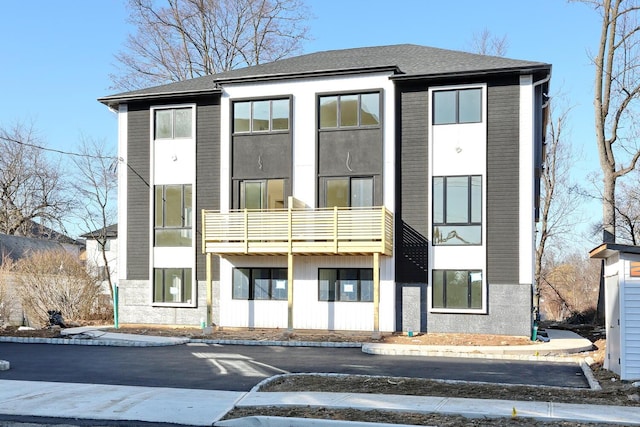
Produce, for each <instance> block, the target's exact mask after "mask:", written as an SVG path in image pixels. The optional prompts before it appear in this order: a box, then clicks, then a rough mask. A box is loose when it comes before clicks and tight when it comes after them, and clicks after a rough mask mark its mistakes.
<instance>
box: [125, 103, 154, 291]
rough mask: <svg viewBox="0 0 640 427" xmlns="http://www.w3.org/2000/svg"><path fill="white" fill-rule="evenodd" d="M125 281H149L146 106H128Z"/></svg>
mask: <svg viewBox="0 0 640 427" xmlns="http://www.w3.org/2000/svg"><path fill="white" fill-rule="evenodd" d="M127 129H128V134H127V142H128V147H127V158H126V159H125V161H126V162H127V183H128V188H127V208H128V215H127V230H126V233H127V279H129V280H148V279H149V164H150V160H149V155H150V152H149V148H150V147H149V135H150V129H149V106H148V105H129V112H128V124H127Z"/></svg>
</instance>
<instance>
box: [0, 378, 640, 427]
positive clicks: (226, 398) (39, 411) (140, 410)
mask: <svg viewBox="0 0 640 427" xmlns="http://www.w3.org/2000/svg"><path fill="white" fill-rule="evenodd" d="M234 406H237V407H251V406H281V407H293V406H310V407H325V408H352V409H361V410H372V409H377V410H385V411H395V412H414V413H439V414H459V415H464V416H467V417H489V418H497V417H511V416H512V414H513V410H514V408H515V410H516V414H517V415H516V416H517V417H520V418H534V419H536V420H544V421H558V420H567V421H575V422H589V423H611V424H624V425H640V408H639V407H626V406H601V405H574V404H564V403H548V402H521V401H511V400H495V399H460V398H443V397H431V396H396V395H386V394H385V395H380V394H358V393H317V392H295V393H263V392H255V391H252V392H249V393H243V392H228V391H216V390H188V389H171V388H155V387H131V386H114V385H99V384H70V383H53V382H35V381H8V380H0V414H4V415H13V416H38V417H46V418H78V419H88V420H116V421H142V422H157V423H174V424H182V425H196V426H211V425H215V426H227V427H231V426H252V425H255V426H261V425H262V426H266V425H268V426H274V427H275V426H291V425H296V426H312V425H320V424H316V421H314V420H298V419H296V421H295V422H294V423H292V420H291V419H288V418H277V417H268V419H267V417H252V418H251V419H237V420H227V421H219V420H220V419H221V418H222V417H224V415H225V414H226V413H227V412H228V411H229V410H231V409H232V408H233V407H234ZM323 425H325V424H323ZM330 425H332V426H334V427H337V426H339V425H341V424H339V423H336V422H331V424H330ZM343 425H348V426H358V425H376V424H373V423H368V424H363V423H357V422H351V423H348V424H343ZM377 425H380V424H377Z"/></svg>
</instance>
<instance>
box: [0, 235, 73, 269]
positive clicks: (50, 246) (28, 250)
mask: <svg viewBox="0 0 640 427" xmlns="http://www.w3.org/2000/svg"><path fill="white" fill-rule="evenodd" d="M72 247H74V248H75V251H78V250H79V249H80V245H79V244H77V245H72V244H65V243H61V242H59V241H56V240H47V239H36V238H33V237H23V236H13V235H9V234H0V264H2V258H3V257H5V256H6V257H9V258H11V259H12V260H14V261H15V260H19V259H21V258H24V257H26V256H29V255H30V254H33V253H35V252H42V251H53V250H69V249H70V248H72Z"/></svg>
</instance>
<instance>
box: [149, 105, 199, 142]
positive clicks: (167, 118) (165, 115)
mask: <svg viewBox="0 0 640 427" xmlns="http://www.w3.org/2000/svg"><path fill="white" fill-rule="evenodd" d="M154 111H155V117H154V119H155V120H154V123H155V139H174V138H191V136H192V127H193V126H192V125H193V108H191V107H188V108H167V109H162V110H154Z"/></svg>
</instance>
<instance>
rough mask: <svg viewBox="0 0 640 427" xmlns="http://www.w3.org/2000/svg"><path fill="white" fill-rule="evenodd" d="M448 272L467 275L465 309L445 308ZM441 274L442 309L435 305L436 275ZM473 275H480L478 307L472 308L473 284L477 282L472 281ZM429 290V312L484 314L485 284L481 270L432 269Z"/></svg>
mask: <svg viewBox="0 0 640 427" xmlns="http://www.w3.org/2000/svg"><path fill="white" fill-rule="evenodd" d="M449 272H466V273H467V307H447V306H446V303H447V301H446V299H447V297H446V295H447V273H449ZM439 273H442V275H443V276H442V288H443V289H442V307H436V304H435V297H434V294H435V287H436V286H435V284H436V274H439ZM473 274H480V275H481V278H480V280H479V282H480V306H479V307H473V306H472V303H473V301H472V299H473V288H472V287H473V283H474V282H477V281H474V280H472V275H473ZM429 287H430V288H431V289H430V290H429V305H430V308H429V311H430V312H434V313H437V312H440V313H479V314H485V313H486V294H487V293H486V282H485V274H484V271H483V270H482V269H481V268H478V269H456V268H444V269H435V268H434V269H432V270H431V284H430V286H429Z"/></svg>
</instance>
